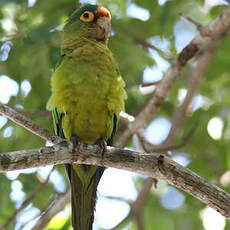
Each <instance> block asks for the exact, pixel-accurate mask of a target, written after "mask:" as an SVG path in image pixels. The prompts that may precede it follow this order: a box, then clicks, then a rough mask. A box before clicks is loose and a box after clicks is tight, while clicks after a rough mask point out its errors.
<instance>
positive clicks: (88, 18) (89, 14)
mask: <svg viewBox="0 0 230 230" xmlns="http://www.w3.org/2000/svg"><path fill="white" fill-rule="evenodd" d="M80 20H81V21H83V22H92V21H93V20H94V14H93V13H92V12H90V11H85V12H84V13H83V14H82V15H81V17H80Z"/></svg>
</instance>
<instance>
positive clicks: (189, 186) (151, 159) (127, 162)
mask: <svg viewBox="0 0 230 230" xmlns="http://www.w3.org/2000/svg"><path fill="white" fill-rule="evenodd" d="M73 162H75V163H78V164H89V165H99V166H105V167H114V168H118V169H124V170H128V171H132V172H136V173H140V174H144V175H147V176H150V177H153V178H158V179H161V180H164V181H166V182H167V183H169V184H171V185H173V186H175V187H177V188H179V189H182V190H184V191H186V192H187V193H189V194H191V195H193V196H194V197H196V198H197V199H199V200H200V201H202V202H203V203H205V204H207V205H209V206H210V207H212V208H214V209H215V210H217V211H218V212H220V213H221V214H222V215H223V216H225V217H227V218H230V205H229V204H230V195H229V194H227V193H226V192H225V191H223V190H222V189H220V188H218V187H217V186H215V185H213V184H211V183H209V182H208V181H206V180H205V179H203V178H202V177H200V176H198V175H197V174H195V173H194V172H192V171H191V170H189V169H186V168H184V167H182V166H180V165H179V164H177V163H176V162H174V161H172V160H170V159H169V158H167V157H164V156H163V155H160V154H154V153H151V154H146V153H140V152H136V151H131V150H126V149H118V148H114V147H109V146H108V147H107V150H106V151H105V153H104V155H103V157H101V150H100V147H99V146H97V145H86V144H83V143H80V144H79V145H78V146H77V148H76V149H74V148H73V144H72V143H71V142H68V141H65V142H62V143H60V144H58V145H54V146H52V147H43V148H40V149H33V150H28V151H25V150H22V151H15V152H8V153H1V154H0V172H6V171H10V170H18V169H25V168H31V167H38V166H46V165H57V164H66V163H73Z"/></svg>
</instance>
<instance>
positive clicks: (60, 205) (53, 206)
mask: <svg viewBox="0 0 230 230" xmlns="http://www.w3.org/2000/svg"><path fill="white" fill-rule="evenodd" d="M69 202H70V191H68V192H66V193H65V194H61V195H58V196H57V197H56V199H54V200H53V201H52V202H51V203H50V204H49V205H48V207H47V208H46V210H45V211H44V212H43V213H42V215H41V217H40V218H39V219H38V221H37V223H36V224H35V226H34V227H33V228H32V230H41V229H45V226H46V225H47V224H48V223H49V221H50V220H51V218H52V217H53V216H55V215H56V214H57V213H59V212H60V211H62V210H63V209H64V208H65V206H66V205H67V204H68V203H69Z"/></svg>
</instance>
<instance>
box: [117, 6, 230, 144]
mask: <svg viewBox="0 0 230 230" xmlns="http://www.w3.org/2000/svg"><path fill="white" fill-rule="evenodd" d="M229 29H230V9H227V10H226V11H225V12H224V13H223V14H221V15H220V16H219V17H217V18H216V19H215V20H213V21H212V22H210V23H209V24H208V25H207V26H204V27H203V28H201V29H200V32H199V33H198V34H197V36H196V37H195V38H194V39H193V40H192V41H191V42H190V43H189V44H188V45H187V46H186V47H185V48H184V49H183V50H182V51H181V53H180V54H179V55H178V57H177V58H176V59H175V60H174V62H173V63H172V65H171V67H169V69H168V70H167V72H166V73H165V75H164V77H163V79H162V81H161V82H160V83H159V85H158V87H157V89H156V91H155V92H154V95H153V96H152V98H150V100H149V102H148V104H147V106H146V107H145V109H144V110H142V111H141V112H140V113H139V114H138V116H137V117H136V119H135V122H133V123H132V125H130V127H129V129H127V131H125V133H124V134H123V135H122V136H121V137H120V139H119V140H118V142H117V144H116V146H117V147H121V146H125V145H126V144H127V143H128V142H129V140H130V138H131V137H132V135H133V134H134V133H136V132H137V131H138V130H139V129H140V128H142V127H144V126H145V125H146V124H147V123H148V122H149V121H150V120H151V119H152V118H153V115H154V114H155V113H156V112H157V111H158V109H159V108H160V106H161V105H162V104H163V102H164V100H165V98H166V96H167V93H168V92H169V90H170V88H171V86H172V84H173V82H174V81H175V80H176V78H177V76H178V75H179V73H180V71H181V69H182V68H183V67H184V66H185V65H186V64H187V62H188V61H189V60H191V58H193V57H195V56H196V55H197V54H198V53H199V52H200V51H201V50H202V49H204V48H205V47H208V46H210V45H212V43H213V42H216V40H221V39H222V38H223V37H224V36H225V35H226V34H227V33H228V32H229Z"/></svg>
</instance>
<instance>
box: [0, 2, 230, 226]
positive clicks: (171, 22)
mask: <svg viewBox="0 0 230 230" xmlns="http://www.w3.org/2000/svg"><path fill="white" fill-rule="evenodd" d="M84 2H85V1H81V3H84ZM88 2H90V1H88ZM91 3H95V1H91ZM97 3H99V4H102V5H104V6H106V7H108V8H109V9H110V11H111V13H112V16H113V18H112V25H113V31H112V35H111V39H110V42H109V46H110V48H111V50H112V51H113V53H114V55H115V57H116V59H117V61H118V63H119V66H120V72H121V74H122V76H123V77H124V79H125V81H126V85H127V86H126V88H127V92H128V100H127V103H126V112H127V113H129V114H130V115H133V116H135V115H136V114H137V113H138V112H139V111H140V110H141V109H142V108H143V106H144V105H145V103H146V102H147V100H148V98H149V97H150V96H151V95H152V93H153V91H154V86H153V87H144V88H143V87H141V86H140V85H141V84H142V83H143V82H144V83H148V82H153V81H158V80H160V79H161V78H162V76H163V74H164V72H165V71H166V69H167V68H168V66H169V65H170V61H171V59H170V58H168V55H167V54H170V55H172V56H176V55H177V54H178V53H179V52H180V51H181V50H182V49H183V47H185V46H186V45H187V44H188V43H189V41H191V39H192V38H193V37H194V36H195V34H196V32H197V31H196V27H195V26H194V25H193V24H192V23H191V22H189V21H187V20H185V19H184V18H181V17H180V16H179V13H184V14H185V15H187V16H189V17H191V18H193V19H194V20H195V21H198V22H200V23H202V24H206V23H208V22H209V21H211V20H212V19H213V18H215V17H216V16H217V15H219V14H220V13H221V12H222V11H223V10H224V9H226V7H228V6H227V4H226V2H225V1H220V0H215V1H214V0H206V1H204V0H191V1H186V0H168V1H167V0H158V1H157V0H152V1H150V0H111V1H105V0H101V1H97ZM78 6H79V2H78V1H74V0H46V1H44V0H0V101H1V102H2V103H7V104H9V105H10V106H12V107H14V108H16V109H18V110H19V111H21V112H23V113H24V114H26V115H27V116H29V117H30V118H31V119H33V120H34V121H35V122H37V123H38V124H40V125H41V126H42V127H49V129H50V130H52V127H51V126H52V122H51V117H50V115H49V113H47V112H46V101H47V99H48V97H49V94H50V89H49V88H50V84H49V82H50V76H51V74H52V71H53V68H54V66H55V63H56V62H57V61H58V59H59V46H60V34H59V33H60V30H61V27H62V25H63V23H64V22H65V20H66V19H67V17H68V16H69V15H70V14H71V13H72V12H73V10H74V9H76V7H78ZM146 42H147V44H150V45H154V46H156V47H158V48H159V49H160V50H162V52H158V51H156V50H153V49H151V48H149V47H148V45H146ZM229 50H230V39H229V37H228V38H226V39H225V40H224V42H223V43H222V44H221V45H220V47H219V48H218V51H217V53H216V55H215V57H214V58H213V60H212V61H211V64H210V66H209V69H208V71H207V72H206V74H205V78H204V80H203V81H202V82H201V83H200V87H199V93H197V95H196V96H195V97H194V100H193V103H192V107H191V109H190V113H189V116H188V118H187V120H186V122H185V124H184V125H183V127H182V128H181V130H180V133H181V136H180V138H178V140H177V142H178V143H180V139H181V137H182V136H183V135H185V134H186V133H188V131H189V130H190V129H191V127H192V126H193V125H194V124H197V128H196V130H195V133H194V134H193V135H192V137H191V138H190V140H189V142H188V143H187V144H186V145H184V146H183V147H182V148H181V149H178V150H174V151H172V152H171V155H172V158H173V159H175V160H177V161H179V162H181V163H182V164H183V165H186V166H188V167H189V168H191V169H192V170H193V171H195V172H197V173H198V174H199V175H201V176H203V177H205V178H206V179H208V180H209V181H210V182H213V183H215V184H217V185H219V186H221V187H223V188H224V189H225V190H226V191H230V171H229V170H230V144H229V141H230V116H229V114H230V96H229V90H230V69H229V64H230V56H229ZM190 72H191V65H188V66H187V67H186V68H185V70H184V71H183V73H182V74H181V76H179V77H178V80H177V82H175V84H174V85H173V88H172V90H171V91H170V94H169V96H168V97H167V100H166V102H165V104H164V105H163V106H162V108H161V110H160V111H159V112H158V114H157V116H156V117H154V118H153V120H152V121H151V123H150V124H149V125H148V127H146V129H145V132H144V134H145V136H146V138H147V139H148V140H149V141H151V142H152V143H153V144H160V143H161V142H162V141H163V140H164V139H165V138H166V137H167V134H168V132H169V129H170V125H171V119H172V117H173V114H174V113H175V111H176V110H177V108H178V106H179V105H180V103H181V102H182V100H183V98H184V96H185V94H186V88H187V84H186V83H187V80H188V77H189V73H190ZM119 134H120V133H119ZM119 134H118V135H119ZM135 140H136V139H135V138H134V139H133V142H132V143H130V146H129V147H130V148H136V147H137V144H136V141H135ZM44 144H45V143H44V141H43V140H41V139H40V138H39V137H37V136H35V135H33V134H31V133H29V132H28V131H25V130H24V129H22V128H21V127H18V126H16V125H15V124H14V123H12V122H11V121H8V120H7V119H6V118H4V117H3V116H0V152H6V151H14V150H21V149H31V148H37V147H41V146H44ZM50 170H51V167H47V168H39V169H30V170H23V171H16V172H9V173H6V174H0V226H2V225H4V224H5V223H6V222H7V220H9V218H10V217H11V216H12V214H13V213H14V212H15V210H16V209H18V208H19V207H20V206H21V205H22V203H23V201H24V200H25V199H26V198H27V197H28V196H30V194H31V193H33V191H35V190H36V189H37V187H38V186H39V185H40V184H42V183H43V182H44V181H45V180H46V178H47V175H48V174H49V172H50ZM144 179H145V177H143V176H140V175H134V174H130V173H128V172H123V171H119V170H112V169H108V170H107V171H106V173H105V175H104V179H102V181H101V185H100V187H99V192H100V196H99V201H98V207H97V214H96V221H95V229H106V228H112V227H113V226H115V225H116V224H118V223H119V222H120V221H121V220H122V219H123V218H124V217H125V216H126V215H127V213H128V211H129V205H128V204H129V203H128V202H127V200H135V198H136V196H137V194H138V191H139V190H140V188H141V186H142V184H143V181H144ZM43 187H44V188H43V189H42V190H41V191H39V192H38V193H36V194H35V196H34V198H33V199H32V200H31V202H30V203H29V205H28V206H27V207H26V208H25V209H23V210H22V211H21V212H19V213H17V215H16V218H15V219H13V220H12V221H10V222H9V224H8V225H7V228H6V229H7V230H12V229H17V230H19V229H21V230H26V229H27V230H28V229H32V226H33V225H34V224H35V222H36V220H37V217H38V216H39V215H40V213H41V211H42V210H44V209H45V208H46V207H47V205H49V203H50V202H51V201H52V200H53V199H54V197H55V196H56V194H61V193H64V192H66V191H67V189H68V181H67V178H66V176H65V173H64V170H63V167H62V166H58V167H55V168H54V169H53V170H52V172H51V174H50V177H49V181H48V184H46V186H43ZM108 187H109V188H108ZM107 196H114V197H113V198H115V199H109V198H108V197H107ZM69 211H70V208H69V206H66V208H65V210H64V211H62V212H61V213H59V214H58V215H57V216H55V217H53V219H52V220H51V222H50V223H49V225H48V226H47V227H46V228H45V229H46V230H53V229H63V230H65V229H71V227H70V220H69ZM142 217H143V218H144V225H145V228H144V229H145V230H154V229H156V230H158V229H161V230H162V229H170V230H184V229H186V230H194V229H195V230H201V229H205V230H212V229H213V230H214V229H215V230H224V229H225V230H227V229H230V224H229V222H228V223H227V222H226V221H225V220H224V218H222V217H221V216H220V215H218V214H217V213H216V212H215V211H213V210H211V209H209V208H207V207H205V205H203V204H202V203H201V202H200V201H198V200H196V199H195V198H193V197H191V196H190V195H187V194H185V193H183V192H181V191H178V190H177V189H175V188H172V187H171V186H167V185H166V184H165V183H163V182H159V183H158V187H157V188H156V189H155V188H152V190H151V194H150V195H149V197H148V201H147V202H146V205H145V206H144V208H143V210H142ZM122 229H129V230H133V229H137V226H136V224H135V221H133V220H132V219H131V220H130V221H128V222H126V223H125V225H124V226H122Z"/></svg>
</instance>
